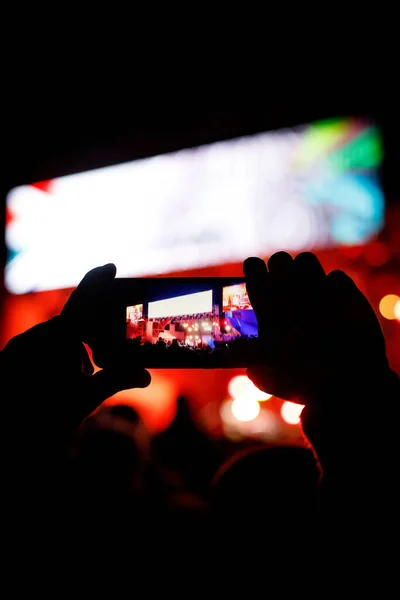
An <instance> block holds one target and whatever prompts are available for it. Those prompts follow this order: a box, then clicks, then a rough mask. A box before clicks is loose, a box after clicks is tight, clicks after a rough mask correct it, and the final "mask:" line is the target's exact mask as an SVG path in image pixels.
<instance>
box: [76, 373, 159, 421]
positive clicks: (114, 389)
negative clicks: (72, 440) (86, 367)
mask: <svg viewBox="0 0 400 600" xmlns="http://www.w3.org/2000/svg"><path fill="white" fill-rule="evenodd" d="M150 382H151V376H150V373H149V372H148V371H146V370H145V369H131V370H129V371H119V370H118V371H116V370H114V369H103V370H101V371H98V372H97V373H95V374H94V375H92V376H91V377H87V376H84V375H83V376H82V381H81V394H80V398H81V406H80V407H79V408H81V409H82V411H83V412H84V415H83V417H82V418H85V417H87V416H88V415H90V414H91V413H92V412H93V411H94V410H95V409H96V408H97V407H98V406H100V404H102V402H104V401H105V400H107V399H108V398H110V397H111V396H113V395H114V394H116V393H118V392H121V391H122V390H128V389H133V388H146V387H148V385H149V384H150Z"/></svg>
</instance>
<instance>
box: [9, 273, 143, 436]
mask: <svg viewBox="0 0 400 600" xmlns="http://www.w3.org/2000/svg"><path fill="white" fill-rule="evenodd" d="M115 273H116V268H115V266H114V265H105V266H104V267H98V268H96V269H93V270H92V271H90V272H89V273H88V274H87V275H86V276H85V277H84V278H83V280H82V282H81V283H80V284H79V286H78V287H77V288H76V290H74V291H73V292H72V294H71V296H70V298H69V300H68V301H67V303H66V305H65V306H64V308H63V310H62V312H61V315H60V316H58V317H55V318H54V319H50V320H49V321H47V322H46V323H42V324H40V325H37V326H35V327H33V328H32V329H30V330H28V331H26V332H25V333H23V334H21V335H18V336H16V337H15V338H13V339H12V340H11V341H10V342H9V343H8V344H7V346H6V347H5V349H4V350H3V351H2V352H1V354H0V364H1V374H2V385H3V386H4V388H5V389H6V390H7V397H8V410H9V411H10V415H12V416H13V418H14V419H15V420H16V421H17V424H18V426H19V430H20V431H22V430H24V432H25V434H24V435H25V438H24V439H28V438H29V439H30V443H32V440H31V435H29V436H27V434H26V429H29V431H31V432H32V436H34V437H35V440H36V441H35V443H36V442H37V443H39V440H40V443H45V441H46V440H47V441H49V440H50V438H51V439H52V440H53V441H55V440H59V442H60V443H62V442H63V441H65V439H66V438H67V437H68V436H69V435H70V434H71V432H72V431H73V429H74V428H75V427H77V426H78V425H79V424H80V423H81V422H82V421H83V420H84V419H85V418H86V417H87V416H88V415H89V414H90V413H92V412H93V411H94V410H95V409H96V408H97V407H98V406H99V405H100V404H101V403H102V402H103V401H104V400H106V399H107V398H109V397H110V396H112V395H113V394H115V393H116V392H118V391H120V390H123V389H128V388H134V387H141V388H143V387H146V386H147V385H149V383H150V374H149V373H148V372H147V371H145V370H144V369H142V368H135V364H134V362H133V360H132V355H131V353H130V348H129V345H127V346H126V347H125V346H123V347H121V348H120V349H119V351H118V353H115V354H114V355H113V356H112V359H111V360H109V361H108V364H107V367H106V368H104V369H102V370H100V371H98V372H97V373H94V368H93V365H92V363H91V361H90V359H89V356H88V353H87V351H86V348H85V346H84V345H83V343H82V342H86V343H88V344H90V345H91V347H92V349H93V350H94V351H95V350H96V342H98V341H99V340H101V338H102V336H103V334H104V336H105V337H107V331H108V330H109V328H110V327H111V325H112V324H113V323H114V315H113V302H112V292H113V281H114V277H115ZM4 388H3V389H4Z"/></svg>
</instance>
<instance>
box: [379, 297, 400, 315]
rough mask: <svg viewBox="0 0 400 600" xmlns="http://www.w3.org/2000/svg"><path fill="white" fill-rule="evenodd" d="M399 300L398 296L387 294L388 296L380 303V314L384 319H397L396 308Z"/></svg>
mask: <svg viewBox="0 0 400 600" xmlns="http://www.w3.org/2000/svg"><path fill="white" fill-rule="evenodd" d="M399 300H400V298H399V296H396V294H387V296H384V297H383V298H382V300H381V301H380V303H379V312H380V313H381V315H382V316H383V317H385V319H388V320H389V321H391V320H393V319H396V318H397V317H396V314H395V306H396V304H397V302H398V301H399Z"/></svg>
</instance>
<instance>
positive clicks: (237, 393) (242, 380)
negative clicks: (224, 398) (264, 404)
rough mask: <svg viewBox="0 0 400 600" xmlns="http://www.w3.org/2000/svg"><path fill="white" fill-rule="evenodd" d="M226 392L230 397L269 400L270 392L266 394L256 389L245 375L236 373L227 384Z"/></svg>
mask: <svg viewBox="0 0 400 600" xmlns="http://www.w3.org/2000/svg"><path fill="white" fill-rule="evenodd" d="M228 392H229V394H230V396H231V397H232V398H246V399H249V400H258V401H259V402H261V401H263V400H269V399H270V398H271V396H272V394H267V393H266V392H262V391H261V390H259V389H258V387H257V386H255V385H254V383H253V382H252V381H250V379H249V378H248V377H247V375H236V376H235V377H233V378H232V379H231V380H230V382H229V385H228Z"/></svg>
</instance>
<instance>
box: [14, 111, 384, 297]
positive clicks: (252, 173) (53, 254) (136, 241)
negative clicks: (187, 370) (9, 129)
mask: <svg viewBox="0 0 400 600" xmlns="http://www.w3.org/2000/svg"><path fill="white" fill-rule="evenodd" d="M381 160H382V144H381V138H380V133H379V130H378V129H377V127H376V126H375V125H374V124H373V123H371V122H368V121H365V120H360V119H351V118H349V119H336V120H331V121H324V122H321V123H315V124H311V125H306V126H299V127H296V128H293V129H287V130H282V131H277V132H267V133H259V134H256V135H251V136H247V137H241V138H238V139H232V140H228V141H223V142H216V143H213V144H208V145H204V146H200V147H197V148H191V149H185V150H181V151H179V152H174V153H170V154H164V155H160V156H155V157H151V158H146V159H143V160H136V161H132V162H128V163H124V164H120V165H116V166H111V167H107V168H102V169H95V170H92V171H86V172H82V173H77V174H74V175H68V176H65V177H59V178H55V179H51V180H49V181H45V182H40V183H36V184H32V185H23V186H18V187H15V188H13V189H12V190H10V192H9V193H8V195H7V199H6V211H7V212H6V223H7V224H6V232H5V235H6V245H7V264H6V269H5V286H6V288H7V290H8V291H9V292H11V293H12V294H24V293H27V292H34V291H45V290H56V289H67V288H72V287H75V286H76V285H77V284H78V283H79V281H80V280H81V278H82V277H83V276H84V275H85V273H86V272H87V271H89V270H90V269H92V268H93V267H96V266H98V265H101V264H105V263H108V262H114V263H115V264H116V265H117V268H118V276H119V277H142V276H152V275H153V276H154V275H160V274H166V273H172V272H180V271H184V270H187V269H197V268H203V267H208V266H212V265H222V264H227V263H234V262H241V261H242V260H244V259H245V258H247V257H248V256H254V255H259V256H262V257H265V256H269V255H270V254H271V253H273V252H275V251H277V250H287V251H301V250H312V249H321V248H329V247H334V246H337V245H340V244H360V243H364V242H367V241H369V240H370V239H371V238H372V237H373V236H375V235H376V233H377V232H378V231H379V230H380V229H381V227H382V224H383V217H384V197H383V193H382V190H381V187H380V184H379V178H378V175H377V174H378V168H379V166H380V164H381Z"/></svg>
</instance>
